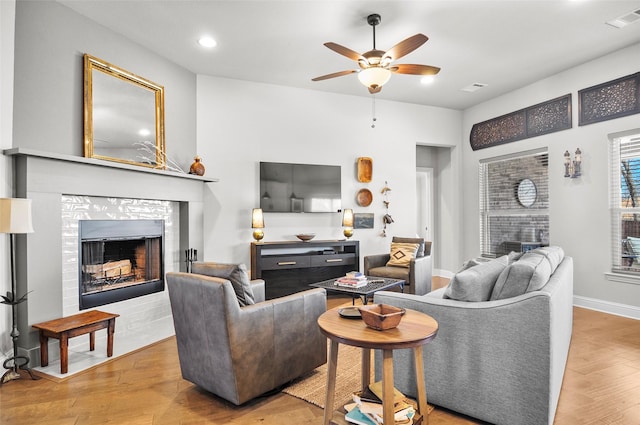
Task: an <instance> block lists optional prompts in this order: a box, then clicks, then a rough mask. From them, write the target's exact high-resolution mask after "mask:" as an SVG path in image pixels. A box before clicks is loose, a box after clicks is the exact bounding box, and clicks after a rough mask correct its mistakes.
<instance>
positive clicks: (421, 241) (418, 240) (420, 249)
mask: <svg viewBox="0 0 640 425" xmlns="http://www.w3.org/2000/svg"><path fill="white" fill-rule="evenodd" d="M391 242H400V243H417V244H420V245H419V246H418V252H416V257H424V256H425V252H424V251H425V247H424V239H422V238H402V237H400V236H394V237H393V239H391Z"/></svg>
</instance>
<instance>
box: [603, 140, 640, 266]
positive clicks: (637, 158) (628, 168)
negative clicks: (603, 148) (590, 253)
mask: <svg viewBox="0 0 640 425" xmlns="http://www.w3.org/2000/svg"><path fill="white" fill-rule="evenodd" d="M610 159H611V165H610V171H611V188H610V198H611V199H610V210H611V223H612V229H611V235H612V241H611V246H612V270H613V271H617V272H621V271H622V272H634V273H638V272H640V134H635V135H631V136H625V137H620V138H616V139H613V140H612V142H611V144H610Z"/></svg>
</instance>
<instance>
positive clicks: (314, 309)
mask: <svg viewBox="0 0 640 425" xmlns="http://www.w3.org/2000/svg"><path fill="white" fill-rule="evenodd" d="M201 270H202V269H201ZM166 276H167V286H168V290H169V299H170V302H171V310H172V312H173V323H174V326H175V331H176V341H177V344H178V357H179V360H180V369H181V371H182V377H183V378H184V379H186V380H188V381H190V382H193V383H194V384H196V385H197V386H199V387H201V388H203V389H205V390H207V391H210V392H212V393H213V394H215V395H217V396H219V397H222V398H224V399H226V400H228V401H230V402H232V403H234V404H236V405H240V404H242V403H244V402H246V401H248V400H251V399H252V398H254V397H257V396H259V395H261V394H264V393H265V392H267V391H270V390H273V389H275V388H277V387H279V386H280V385H282V384H285V383H287V382H289V381H291V380H292V379H294V378H297V377H299V376H300V375H302V374H304V373H306V372H309V371H311V370H313V369H315V368H316V367H318V366H320V365H322V364H324V363H326V361H327V340H326V338H325V337H324V336H323V335H322V334H321V333H320V331H319V329H318V325H317V323H316V320H317V318H318V316H320V315H321V314H322V313H323V312H324V311H326V295H325V291H324V289H311V290H307V291H304V292H299V293H297V294H293V295H289V296H286V297H282V298H277V299H273V300H269V301H263V300H264V281H263V280H255V281H251V287H252V290H253V292H254V296H255V300H256V304H252V305H247V306H245V307H240V305H239V303H238V299H237V297H236V293H235V291H234V289H233V286H232V284H231V282H230V281H229V280H227V279H223V278H218V277H211V276H206V275H203V274H195V273H173V272H170V273H167V275H166ZM258 301H261V302H258Z"/></svg>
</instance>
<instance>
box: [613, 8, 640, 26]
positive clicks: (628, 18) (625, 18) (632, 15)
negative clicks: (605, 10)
mask: <svg viewBox="0 0 640 425" xmlns="http://www.w3.org/2000/svg"><path fill="white" fill-rule="evenodd" d="M638 21H640V9H638V10H634V11H633V12H629V13H626V14H624V15H622V16H618V17H617V18H615V19H612V20H610V21H607V22H606V23H607V24H608V25H611V26H612V27H616V28H623V27H626V26H627V25H629V24H633V23H634V22H638Z"/></svg>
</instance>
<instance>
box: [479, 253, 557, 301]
mask: <svg viewBox="0 0 640 425" xmlns="http://www.w3.org/2000/svg"><path fill="white" fill-rule="evenodd" d="M550 276H551V263H550V262H549V260H548V259H547V257H546V255H545V254H542V253H539V252H534V251H530V252H527V253H525V254H524V255H523V256H522V257H520V259H519V260H518V261H516V262H514V263H512V264H510V265H509V266H508V267H507V268H505V269H504V270H503V271H502V273H500V276H499V277H498V280H497V281H496V284H495V286H494V287H493V292H492V293H491V298H490V299H491V300H502V299H505V298H511V297H517V296H518V295H522V294H525V293H527V292H531V291H537V290H539V289H540V288H542V287H543V286H544V285H546V284H547V282H548V281H549V277H550Z"/></svg>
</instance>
